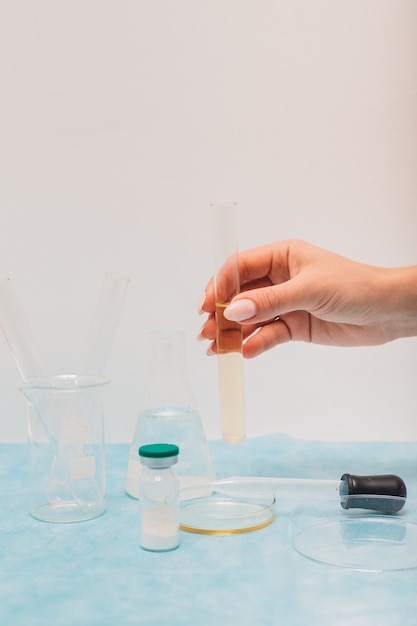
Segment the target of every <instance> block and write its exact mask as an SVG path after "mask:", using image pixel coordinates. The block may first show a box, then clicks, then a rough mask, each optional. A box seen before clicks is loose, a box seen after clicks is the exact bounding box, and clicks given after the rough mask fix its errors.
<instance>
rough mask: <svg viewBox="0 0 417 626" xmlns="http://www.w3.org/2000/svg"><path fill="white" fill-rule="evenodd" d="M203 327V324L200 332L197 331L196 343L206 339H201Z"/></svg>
mask: <svg viewBox="0 0 417 626" xmlns="http://www.w3.org/2000/svg"><path fill="white" fill-rule="evenodd" d="M204 327H205V324H203V325H202V327H201V328H200V330H199V331H198V335H197V341H204V340H205V339H206V337H203V329H204Z"/></svg>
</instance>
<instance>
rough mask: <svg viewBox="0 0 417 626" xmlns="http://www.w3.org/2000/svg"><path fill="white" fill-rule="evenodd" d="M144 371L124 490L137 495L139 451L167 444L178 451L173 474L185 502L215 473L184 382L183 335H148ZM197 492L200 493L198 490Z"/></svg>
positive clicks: (184, 352) (188, 390) (185, 368)
mask: <svg viewBox="0 0 417 626" xmlns="http://www.w3.org/2000/svg"><path fill="white" fill-rule="evenodd" d="M148 349H149V371H148V380H147V384H146V387H145V393H144V398H143V401H142V406H141V409H140V412H139V416H138V420H137V424H136V429H135V432H134V436H133V441H132V445H131V448H130V456H129V463H128V468H127V473H126V480H125V489H126V491H127V493H128V494H129V495H131V496H133V497H134V498H138V496H139V481H140V472H141V464H140V460H139V455H138V449H139V447H140V446H143V445H147V444H153V443H161V442H164V443H171V444H175V445H177V446H178V447H179V449H180V455H179V462H178V465H177V467H176V474H177V475H178V477H179V480H180V489H184V488H187V497H193V495H194V490H193V489H192V488H193V487H194V486H195V487H196V490H195V493H196V494H197V495H199V494H201V488H202V486H204V485H208V484H210V483H211V481H212V480H213V479H214V471H213V467H212V461H211V457H210V452H209V448H208V444H207V440H206V436H205V433H204V429H203V424H202V422H201V417H200V414H199V411H198V408H197V405H196V402H195V400H194V396H193V393H192V390H191V386H190V383H189V379H188V372H187V363H186V349H185V333H184V332H183V331H166V332H164V331H161V332H152V333H149V334H148ZM197 487H199V489H197Z"/></svg>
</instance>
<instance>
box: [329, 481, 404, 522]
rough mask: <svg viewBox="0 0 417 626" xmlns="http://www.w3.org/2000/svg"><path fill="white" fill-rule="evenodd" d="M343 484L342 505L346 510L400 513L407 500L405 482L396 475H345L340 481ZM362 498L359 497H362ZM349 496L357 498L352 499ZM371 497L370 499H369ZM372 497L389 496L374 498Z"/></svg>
mask: <svg viewBox="0 0 417 626" xmlns="http://www.w3.org/2000/svg"><path fill="white" fill-rule="evenodd" d="M340 480H341V481H342V483H343V488H341V490H340V492H341V496H342V497H341V500H340V504H341V505H342V507H343V508H344V509H351V508H360V509H372V510H374V511H380V512H382V513H397V512H398V511H400V510H401V509H402V508H403V506H404V504H405V502H406V498H407V488H406V485H405V482H404V481H403V479H402V478H400V477H399V476H396V475H395V474H380V475H378V476H355V475H354V474H343V476H342V477H341V479H340ZM362 495H363V498H360V497H358V496H362ZM349 496H355V497H354V498H350V497H349ZM367 496H369V497H367ZM372 496H387V497H386V498H383V497H378V498H375V497H372Z"/></svg>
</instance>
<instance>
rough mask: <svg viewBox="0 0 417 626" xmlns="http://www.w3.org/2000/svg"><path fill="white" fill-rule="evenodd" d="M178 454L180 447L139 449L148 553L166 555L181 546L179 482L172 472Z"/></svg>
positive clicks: (143, 529) (142, 515)
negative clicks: (164, 553) (162, 553)
mask: <svg viewBox="0 0 417 626" xmlns="http://www.w3.org/2000/svg"><path fill="white" fill-rule="evenodd" d="M178 454H179V448H178V446H174V445H171V444H168V443H156V444H151V445H148V446H141V447H140V448H139V457H140V462H141V464H142V472H141V479H140V492H139V496H140V498H139V500H140V522H141V524H140V545H141V547H142V548H144V550H151V551H153V552H166V551H168V550H175V548H178V546H179V543H180V520H179V480H178V477H177V475H176V473H175V472H174V471H173V469H172V466H173V465H175V464H176V463H177V462H178Z"/></svg>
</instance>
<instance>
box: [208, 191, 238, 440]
mask: <svg viewBox="0 0 417 626" xmlns="http://www.w3.org/2000/svg"><path fill="white" fill-rule="evenodd" d="M212 220H213V234H214V261H215V271H214V287H215V297H216V327H217V332H216V343H217V355H218V356H217V361H218V375H219V399H220V417H221V431H222V437H223V439H224V440H225V441H227V442H228V443H239V442H240V441H242V440H243V439H244V438H245V436H246V417H245V392H244V372H243V355H242V328H241V326H240V324H238V323H236V322H230V321H229V320H227V319H226V318H225V317H224V310H225V308H226V307H227V305H228V304H229V302H230V301H231V299H232V298H233V297H234V296H235V295H236V294H238V293H239V291H240V277H239V265H238V248H237V225H236V205H235V204H234V203H233V202H225V203H222V204H213V205H212Z"/></svg>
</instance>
